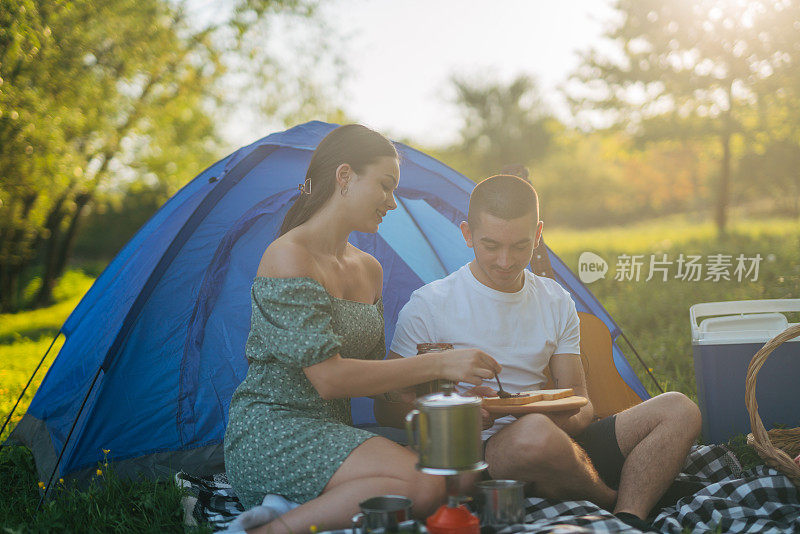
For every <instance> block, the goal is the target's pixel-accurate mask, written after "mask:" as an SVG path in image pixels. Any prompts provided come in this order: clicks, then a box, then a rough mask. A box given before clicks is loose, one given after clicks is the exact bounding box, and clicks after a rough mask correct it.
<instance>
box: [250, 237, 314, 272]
mask: <svg viewBox="0 0 800 534" xmlns="http://www.w3.org/2000/svg"><path fill="white" fill-rule="evenodd" d="M315 266H316V261H315V260H314V256H313V255H312V254H311V252H309V250H308V249H307V248H306V247H304V246H302V245H300V244H299V243H297V242H295V241H293V240H292V239H286V238H285V236H282V237H279V238H278V239H276V240H275V241H273V242H272V243H271V244H270V245H269V246H268V247H267V250H265V251H264V254H263V255H262V256H261V261H260V262H259V264H258V272H257V275H258V276H265V277H270V278H292V277H308V278H313V279H315V280H316V279H317V276H316V269H315Z"/></svg>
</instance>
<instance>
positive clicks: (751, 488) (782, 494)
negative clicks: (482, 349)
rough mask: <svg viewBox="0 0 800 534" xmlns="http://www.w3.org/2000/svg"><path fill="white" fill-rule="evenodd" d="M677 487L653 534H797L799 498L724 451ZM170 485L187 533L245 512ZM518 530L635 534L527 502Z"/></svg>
mask: <svg viewBox="0 0 800 534" xmlns="http://www.w3.org/2000/svg"><path fill="white" fill-rule="evenodd" d="M677 480H679V481H686V482H689V483H698V487H701V489H700V490H699V491H697V492H695V493H694V494H692V495H687V496H685V497H682V498H680V499H679V500H678V501H677V502H675V503H674V504H672V505H670V506H667V507H665V508H662V509H661V510H660V511H659V512H658V514H657V515H656V517H655V519H653V520H652V524H653V530H655V531H660V532H668V533H682V532H707V531H709V530H711V531H714V530H717V531H720V532H748V533H749V532H800V492H798V489H797V488H796V487H795V486H794V485H793V484H792V482H791V481H790V480H789V479H788V478H787V477H785V476H784V475H782V474H781V473H779V472H778V471H776V470H775V469H772V468H768V467H764V466H757V467H754V468H753V469H748V470H746V471H745V470H743V469H742V467H741V465H740V463H739V462H738V460H737V459H736V457H735V456H734V454H733V453H732V452H731V451H730V450H729V449H728V448H727V447H725V446H724V445H713V446H709V445H703V446H695V447H693V448H692V451H691V452H690V454H689V456H688V457H687V459H686V464H685V465H684V468H683V470H682V472H681V474H680V475H678V478H677ZM176 482H177V483H178V485H180V486H181V487H184V488H186V489H187V490H188V493H189V494H190V496H188V497H185V498H184V506H185V509H186V523H187V525H194V524H197V523H199V522H208V523H210V524H211V525H212V526H213V528H214V530H215V531H217V530H223V529H225V528H226V527H227V525H228V523H230V522H231V521H232V520H233V519H235V518H236V516H238V515H239V514H241V513H242V512H243V511H244V508H243V507H242V505H241V504H240V503H239V501H238V499H237V498H236V496H235V494H234V493H233V491H232V489H231V486H230V484H228V481H227V478H226V477H225V475H224V473H223V474H219V475H215V476H214V477H210V478H204V479H199V478H195V477H192V476H190V475H187V474H186V473H178V474H177V475H176ZM526 511H527V513H526V516H525V524H524V525H514V526H512V527H507V528H506V529H504V530H503V531H501V533H500V534H511V533H514V532H562V533H580V532H640V531H639V530H637V529H634V528H632V527H630V526H628V525H626V524H625V523H623V522H622V521H620V520H619V519H617V518H616V517H614V516H613V515H612V514H611V513H609V512H608V511H606V510H603V509H602V508H599V507H598V506H596V505H595V504H592V503H590V502H588V501H553V500H548V499H540V498H536V497H532V498H529V499H527V502H526Z"/></svg>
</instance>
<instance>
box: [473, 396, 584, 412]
mask: <svg viewBox="0 0 800 534" xmlns="http://www.w3.org/2000/svg"><path fill="white" fill-rule="evenodd" d="M491 398H492V397H487V399H491ZM487 399H484V400H483V407H484V408H485V409H486V411H488V412H489V413H493V414H499V415H506V414H509V415H522V414H526V413H551V412H564V411H570V410H577V409H578V408H581V407H582V406H585V405H586V404H587V403H588V402H589V400H588V399H587V398H586V397H580V396H578V395H570V396H569V397H562V398H560V399H554V400H535V401H532V402H528V403H526V404H491V403H490V404H487V403H486V400H487Z"/></svg>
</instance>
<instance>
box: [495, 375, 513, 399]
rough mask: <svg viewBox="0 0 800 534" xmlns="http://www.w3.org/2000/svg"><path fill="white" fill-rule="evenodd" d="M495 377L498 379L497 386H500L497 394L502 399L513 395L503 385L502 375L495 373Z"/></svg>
mask: <svg viewBox="0 0 800 534" xmlns="http://www.w3.org/2000/svg"><path fill="white" fill-rule="evenodd" d="M494 377H495V379H496V380H497V387H498V388H500V389H499V390H498V391H497V396H498V397H500V398H501V399H507V398H509V397H511V396H512V395H511V393H509V392H508V391H506V390H504V389H503V385H502V384H501V383H500V375H498V374H495V375H494Z"/></svg>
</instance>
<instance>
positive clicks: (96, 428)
mask: <svg viewBox="0 0 800 534" xmlns="http://www.w3.org/2000/svg"><path fill="white" fill-rule="evenodd" d="M334 127H335V125H332V124H325V123H322V122H309V123H307V124H303V125H300V126H297V127H295V128H292V129H290V130H287V131H285V132H280V133H275V134H272V135H269V136H267V137H265V138H263V139H261V140H259V141H257V142H255V143H253V144H252V145H250V146H247V147H244V148H241V149H240V150H237V151H236V152H234V153H233V154H231V155H229V156H228V157H226V158H224V159H223V160H221V161H219V162H218V163H216V164H214V165H212V166H211V167H209V168H208V169H206V170H205V171H204V172H202V173H201V174H200V175H199V176H197V177H196V178H195V179H194V180H192V181H191V182H190V183H189V184H187V185H186V186H185V187H184V188H183V189H181V190H180V191H179V192H178V193H176V194H175V196H173V197H172V198H171V199H170V200H169V201H168V202H167V203H166V204H165V205H164V206H163V207H162V208H161V209H160V210H159V211H158V212H157V213H156V214H155V215H154V216H153V217H152V218H151V219H150V220H149V221H148V222H147V223H146V224H145V225H144V226H143V227H142V228H141V229H140V230H139V232H138V233H137V234H136V235H135V236H134V237H133V238H132V239H131V240H130V242H129V243H128V244H127V245H126V246H125V247H124V248H123V249H122V250H121V251H120V253H119V254H118V255H117V256H116V257H115V258H114V260H113V261H112V262H111V263H110V264H109V266H108V267H107V268H106V270H105V271H104V272H103V274H102V275H101V276H100V277H99V278H98V279H97V281H96V282H95V283H94V285H93V286H92V287H91V289H90V290H89V292H88V293H87V294H86V296H85V297H84V298H83V300H82V301H81V302H80V304H79V305H78V306H77V307H76V308H75V310H74V311H73V312H72V314H71V315H70V316H69V318H68V319H67V321H66V323H64V326H63V327H62V328H61V333H63V334H64V335H65V336H66V341H65V343H64V345H63V347H62V349H61V351H60V353H59V354H58V357H57V358H56V359H55V361H54V363H53V364H52V366H51V367H50V369H49V371H48V373H47V375H46V376H45V378H44V380H43V381H42V384H41V386H40V387H39V390H38V392H37V393H36V396H35V397H34V399H33V401H32V402H31V404H30V407H29V408H28V412H27V414H26V415H25V416H24V417H23V419H22V420H21V421H20V423H19V424H18V425H17V427H16V429H15V430H14V433H13V434H12V440H15V441H18V442H22V443H25V444H27V445H28V446H29V447H31V449H32V450H33V452H34V456H35V459H36V464H37V468H38V469H39V472H40V474H41V476H42V480H47V478H46V477H49V475H50V473H51V472H52V471H53V468H54V467H55V464H56V460H57V458H58V457H59V454H60V453H61V452H62V449H63V457H62V458H61V461H60V463H59V466H58V470H57V476H64V475H71V476H75V477H77V478H85V477H86V476H88V474H89V473H91V472H92V471H93V469H94V467H95V466H96V464H97V462H98V461H101V460H102V458H103V452H102V449H110V451H111V452H110V453H109V455H108V457H109V459H111V460H113V461H114V462H115V464H116V466H117V469H118V471H119V472H120V473H122V474H134V473H138V472H144V473H146V474H148V475H150V476H159V475H165V474H166V473H167V472H169V470H171V469H172V470H174V469H184V470H187V471H189V472H193V473H196V474H208V473H211V472H219V471H221V470H222V469H223V454H222V440H223V436H224V433H225V426H226V424H227V412H228V405H229V402H230V398H231V395H232V394H233V391H234V389H235V388H236V387H237V386H238V384H239V383H240V382H241V381H242V380H243V379H244V376H245V374H246V371H247V362H246V360H245V357H244V345H245V340H246V337H247V333H248V328H249V324H250V321H249V317H250V294H249V290H250V284H251V283H252V280H253V277H254V276H255V273H256V269H257V266H258V262H259V259H260V257H261V255H262V253H263V251H264V249H265V248H266V246H267V245H268V244H269V243H270V241H271V240H272V239H273V238H274V237H275V235H276V232H277V230H278V227H279V225H280V222H281V221H282V220H283V217H284V215H285V213H286V211H287V210H288V209H289V206H290V205H291V203H292V201H293V200H294V199H295V198H296V196H297V195H298V191H297V185H298V183H300V182H301V181H302V179H303V176H304V174H305V169H306V167H307V166H308V163H309V161H310V158H311V153H312V151H313V150H314V148H315V147H316V146H317V144H318V143H319V141H320V140H321V139H322V138H323V137H324V136H325V135H326V134H327V133H328V132H330V131H331V130H332V129H333V128H334ZM396 146H397V148H398V150H399V152H400V153H401V155H402V162H401V166H400V175H401V181H400V187H399V189H398V190H397V203H398V208H397V209H396V210H395V211H392V212H390V213H389V215H387V216H386V218H385V219H384V221H383V223H382V224H381V226H380V230H379V231H378V233H377V234H357V235H353V236H352V238H351V241H352V243H353V244H354V245H356V246H357V247H359V248H361V249H363V250H366V251H367V252H369V253H371V254H373V255H374V256H375V257H376V258H378V260H380V262H381V264H382V265H383V268H384V289H383V294H384V305H385V317H386V339H387V340H391V339H392V334H393V332H394V325H395V322H396V320H397V314H398V312H399V311H400V308H402V306H403V305H404V304H405V302H406V301H407V300H408V298H409V295H410V294H411V292H412V291H414V290H415V289H417V288H418V287H420V286H421V285H423V284H425V283H427V282H430V281H432V280H435V279H437V278H440V277H443V276H445V275H447V274H448V273H451V272H453V271H454V270H456V269H458V268H459V267H460V266H461V265H463V264H465V263H467V262H468V261H469V260H470V259H471V257H472V255H471V250H470V249H468V248H467V247H466V245H465V244H464V242H463V239H462V237H461V234H460V231H459V229H458V223H459V222H460V221H462V220H464V219H465V218H466V215H465V214H466V209H467V205H468V199H469V193H470V191H471V189H472V187H473V186H474V183H473V182H472V181H470V180H469V179H467V178H466V177H464V176H462V175H460V174H458V173H457V172H455V171H454V170H452V169H450V168H449V167H447V166H445V165H443V164H442V163H440V162H438V161H436V160H435V159H433V158H431V157H429V156H427V155H425V154H423V153H421V152H419V151H417V150H414V149H412V148H410V147H408V146H405V145H403V144H400V143H397V145H396ZM549 254H550V260H551V262H552V265H553V267H554V270H555V275H556V279H557V280H558V281H559V282H560V283H561V284H562V285H563V286H564V287H565V288H567V289H568V290H569V291H570V292H571V293H572V296H573V299H574V300H575V303H576V305H577V308H578V310H579V311H588V312H591V313H593V314H595V315H597V316H598V317H599V318H600V319H602V320H603V322H604V323H605V324H606V325H607V326H608V328H609V330H610V331H611V334H612V339H615V340H616V339H617V337H618V336H619V335H620V333H621V332H620V329H619V327H618V326H617V325H616V324H615V323H614V320H613V319H612V318H611V317H610V316H609V315H608V313H607V312H606V311H605V310H604V309H603V307H602V306H601V305H600V303H599V302H597V300H596V299H595V298H594V297H593V296H592V294H591V293H590V292H589V291H588V290H587V289H586V288H585V287H584V286H583V285H582V284H581V283H580V281H579V280H578V279H577V278H576V277H575V276H574V275H573V274H572V272H570V270H569V269H568V268H567V267H566V266H565V265H564V264H563V263H562V262H561V261H560V260H559V259H558V258H557V257H556V256H555V255H554V254H553V253H552V252H549ZM614 360H615V363H616V366H617V369H618V370H619V372H620V374H621V376H622V377H623V379H624V380H625V381H626V383H627V384H628V385H629V386H630V387H631V388H632V389H633V390H634V391H635V392H636V393H637V394H638V395H639V396H640V397H642V398H643V399H646V398H648V394H647V392H646V390H645V389H644V387H643V386H642V384H641V383H640V381H639V380H638V378H637V377H636V375H635V374H634V372H633V370H632V369H631V367H630V365H629V363H628V361H627V360H626V358H625V357H624V355H623V354H622V352H621V351H620V350H619V348H617V347H616V346H615V347H614ZM353 419H354V422H355V423H356V424H359V423H362V424H363V423H369V422H370V421H372V408H371V401H370V400H369V399H355V400H354V401H353ZM73 426H74V431H72V429H73ZM70 432H72V433H71V436H70ZM68 436H70V437H69V439H67V438H68ZM65 442H66V447H64V445H65Z"/></svg>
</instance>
